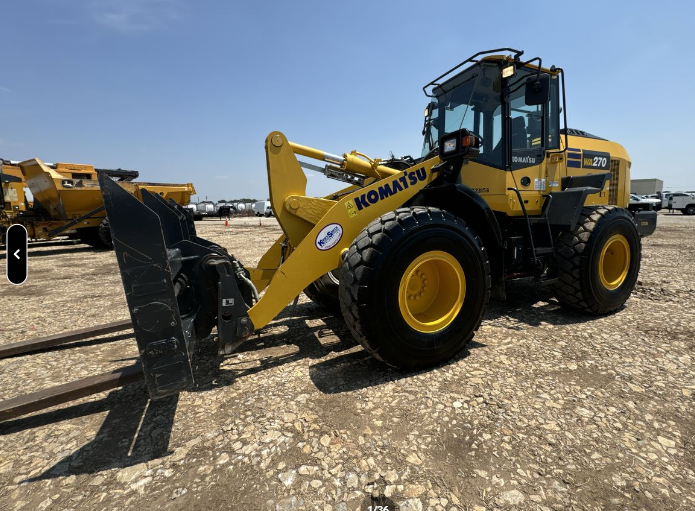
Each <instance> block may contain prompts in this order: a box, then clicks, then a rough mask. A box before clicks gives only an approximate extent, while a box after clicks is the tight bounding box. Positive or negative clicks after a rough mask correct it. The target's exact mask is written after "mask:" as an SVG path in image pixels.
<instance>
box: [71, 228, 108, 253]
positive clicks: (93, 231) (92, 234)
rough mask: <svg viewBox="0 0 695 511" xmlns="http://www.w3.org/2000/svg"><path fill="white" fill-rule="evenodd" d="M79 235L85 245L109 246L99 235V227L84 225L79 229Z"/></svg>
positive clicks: (102, 247)
mask: <svg viewBox="0 0 695 511" xmlns="http://www.w3.org/2000/svg"><path fill="white" fill-rule="evenodd" d="M77 237H78V238H79V239H80V241H81V242H82V243H84V244H85V245H89V246H90V247H94V248H101V249H104V248H109V247H108V246H106V245H104V242H103V241H101V237H100V236H99V227H98V226H97V227H82V228H81V229H77Z"/></svg>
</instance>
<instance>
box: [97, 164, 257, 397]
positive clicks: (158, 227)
mask: <svg viewBox="0 0 695 511" xmlns="http://www.w3.org/2000/svg"><path fill="white" fill-rule="evenodd" d="M99 185H100V187H101V193H102V196H103V198H104V206H105V207H106V215H107V217H108V220H109V225H110V228H111V235H112V238H113V244H114V250H115V253H116V258H117V260H118V266H119V268H120V272H121V280H122V282H123V288H124V290H125V295H126V301H127V303H128V309H129V311H130V315H131V318H132V321H133V329H134V331H135V337H136V340H137V344H138V350H139V352H140V359H141V362H142V367H143V370H144V373H145V379H146V382H147V388H148V390H149V394H150V397H151V398H152V399H156V398H160V397H164V396H167V395H169V394H173V393H176V392H179V391H181V390H185V389H189V388H191V387H192V386H193V384H194V379H193V370H192V364H191V359H192V356H193V354H194V352H195V343H196V340H197V339H202V338H204V337H207V336H208V335H209V334H210V332H211V330H212V328H213V327H214V326H218V337H219V344H220V348H219V351H220V352H226V351H228V350H229V346H230V345H231V344H236V343H238V342H239V341H240V340H241V339H240V338H239V336H238V335H237V329H230V328H229V326H228V325H229V323H230V322H231V323H232V324H237V323H240V322H241V321H244V322H245V323H246V322H249V323H250V319H249V318H248V316H247V314H246V311H247V310H248V305H247V304H246V303H245V301H244V299H243V295H242V293H241V292H240V290H239V287H238V284H237V280H236V278H235V276H234V275H235V272H236V271H240V270H239V263H238V262H237V261H236V260H235V259H234V257H233V256H231V255H229V254H227V253H226V251H225V250H224V249H222V248H221V247H219V246H217V245H215V244H214V243H211V242H209V241H207V240H204V239H202V238H199V237H198V236H196V233H195V226H194V224H193V222H192V221H191V219H189V218H188V217H189V216H190V214H189V213H187V212H186V211H185V210H184V209H183V208H181V207H180V206H178V205H176V204H171V203H169V202H167V201H165V200H164V199H162V198H161V197H159V196H157V195H154V194H152V193H150V192H148V191H147V190H143V192H142V197H143V202H140V201H139V200H138V199H136V198H135V197H134V196H132V195H131V194H130V193H128V192H127V191H126V190H124V189H123V188H122V187H121V186H119V185H118V184H117V183H116V182H114V181H113V180H112V179H111V178H109V177H108V176H106V175H104V174H99ZM222 286H224V289H225V293H226V294H225V295H221V293H220V290H221V288H222ZM223 304H229V305H228V307H224V306H223ZM222 311H223V312H224V316H223V315H222V314H221V313H220V312H222ZM218 319H219V325H216V322H217V320H218ZM252 332H253V328H251V330H250V332H248V333H247V335H250V333H252ZM225 348H227V349H225Z"/></svg>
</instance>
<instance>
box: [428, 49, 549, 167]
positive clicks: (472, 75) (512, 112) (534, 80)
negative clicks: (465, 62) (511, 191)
mask: <svg viewBox="0 0 695 511" xmlns="http://www.w3.org/2000/svg"><path fill="white" fill-rule="evenodd" d="M540 77H541V80H538V68H537V67H531V66H525V65H521V64H520V63H518V62H515V61H510V60H508V59H506V58H500V57H492V58H488V59H483V60H481V61H480V62H478V63H476V64H474V65H472V66H470V67H468V68H467V69H465V70H464V71H462V72H461V73H459V74H457V75H455V76H453V77H452V78H450V79H448V80H446V81H445V82H442V83H441V84H435V85H434V87H433V88H432V90H431V102H430V103H429V104H428V106H427V108H426V110H425V126H424V129H423V134H424V135H425V140H424V144H423V150H422V155H423V156H425V157H431V156H433V155H434V154H436V152H437V149H438V141H439V140H440V139H441V138H442V137H443V136H445V135H447V134H449V133H452V132H454V131H457V130H460V129H467V130H469V131H471V132H473V133H475V134H477V135H479V136H480V137H482V145H481V147H480V154H479V155H478V156H477V157H475V158H473V159H472V161H475V162H477V163H480V164H482V165H485V166H488V167H493V168H496V169H501V170H517V169H521V168H524V167H529V166H534V165H539V164H540V163H542V161H543V158H544V154H545V151H546V150H549V149H559V137H560V126H559V124H560V123H559V87H558V79H557V76H556V75H552V74H551V75H548V74H546V73H541V74H540ZM538 82H540V83H538Z"/></svg>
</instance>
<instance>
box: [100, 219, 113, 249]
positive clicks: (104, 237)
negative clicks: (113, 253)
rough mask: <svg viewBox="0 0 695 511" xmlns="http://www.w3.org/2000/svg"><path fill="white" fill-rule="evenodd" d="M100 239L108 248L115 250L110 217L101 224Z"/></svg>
mask: <svg viewBox="0 0 695 511" xmlns="http://www.w3.org/2000/svg"><path fill="white" fill-rule="evenodd" d="M99 239H100V240H101V242H102V243H103V244H104V246H105V247H106V248H109V249H111V250H113V239H111V227H110V226H109V219H108V218H104V219H103V220H102V221H101V223H100V224H99Z"/></svg>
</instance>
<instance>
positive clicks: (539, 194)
mask: <svg viewBox="0 0 695 511" xmlns="http://www.w3.org/2000/svg"><path fill="white" fill-rule="evenodd" d="M568 140H569V144H568V145H569V147H571V148H577V149H579V150H587V151H592V152H593V151H597V152H602V153H609V154H610V171H611V178H610V179H608V180H607V181H606V184H605V186H604V189H603V190H602V191H601V192H600V193H598V194H592V195H589V196H588V197H587V199H586V202H585V204H586V205H599V204H611V205H615V206H620V207H621V208H624V207H627V204H628V202H629V200H630V165H631V162H630V158H629V156H628V154H627V151H626V150H625V148H624V147H623V146H621V145H620V144H618V143H615V142H610V141H608V140H596V139H590V138H584V137H575V136H568ZM564 144H565V142H564V137H561V138H560V147H561V149H563V150H564ZM567 161H568V157H567V156H566V155H565V154H557V155H551V156H550V157H548V158H544V159H543V162H542V163H541V164H539V165H536V166H533V167H526V168H524V169H519V170H514V171H511V172H510V171H506V170H502V169H496V168H492V167H489V166H486V165H483V164H481V163H477V162H475V161H474V160H473V161H470V162H469V163H468V165H466V168H465V171H464V172H462V173H461V179H460V182H461V183H462V184H465V185H467V186H470V187H471V188H473V189H474V190H475V191H476V192H478V193H479V194H480V195H481V196H482V197H483V198H484V199H485V201H486V202H487V203H488V204H489V205H490V208H491V209H492V210H493V211H498V212H500V213H504V214H506V215H509V216H522V215H523V211H522V209H521V205H520V204H519V201H518V199H517V196H516V193H515V192H513V191H510V190H508V189H509V188H518V189H519V191H520V192H521V196H522V198H523V200H524V201H525V206H526V211H527V212H528V214H529V215H539V214H540V213H541V210H542V208H543V204H544V201H545V198H544V195H547V194H548V193H549V192H553V191H560V190H561V183H562V178H564V177H568V176H581V175H588V174H592V173H595V172H596V171H593V170H590V169H584V168H572V167H568V166H567ZM524 177H528V178H529V180H530V184H529V185H527V186H523V185H522V179H523V178H524ZM537 182H540V183H544V184H545V187H544V188H542V189H540V190H535V189H534V185H535V183H537Z"/></svg>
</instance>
